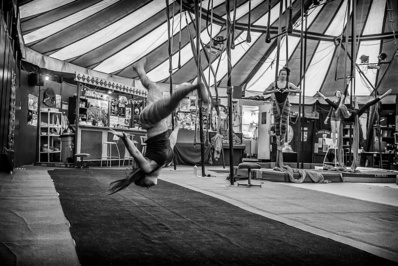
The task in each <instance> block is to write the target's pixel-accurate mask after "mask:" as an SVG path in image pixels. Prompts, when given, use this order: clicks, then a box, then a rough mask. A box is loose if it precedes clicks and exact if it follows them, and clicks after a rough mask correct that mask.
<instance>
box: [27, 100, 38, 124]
mask: <svg viewBox="0 0 398 266" xmlns="http://www.w3.org/2000/svg"><path fill="white" fill-rule="evenodd" d="M38 102H39V98H38V97H37V96H35V95H32V94H29V95H28V125H30V126H34V127H37V109H38Z"/></svg>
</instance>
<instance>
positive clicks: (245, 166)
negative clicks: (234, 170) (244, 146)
mask: <svg viewBox="0 0 398 266" xmlns="http://www.w3.org/2000/svg"><path fill="white" fill-rule="evenodd" d="M238 169H247V177H248V179H247V184H240V183H238V186H247V187H252V186H258V187H261V185H253V184H252V183H251V179H252V172H251V170H252V169H261V165H259V164H257V163H249V162H245V163H240V164H239V165H238Z"/></svg>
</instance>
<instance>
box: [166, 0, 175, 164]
mask: <svg viewBox="0 0 398 266" xmlns="http://www.w3.org/2000/svg"><path fill="white" fill-rule="evenodd" d="M173 16H174V14H173ZM166 19H167V36H168V44H169V47H168V52H169V77H170V96H171V95H172V94H173V51H172V43H171V40H172V39H171V38H173V37H174V36H171V34H170V30H171V29H170V8H169V0H166ZM171 128H172V129H173V130H174V111H173V112H172V113H171ZM173 165H174V170H176V169H177V163H176V157H175V156H174V157H173Z"/></svg>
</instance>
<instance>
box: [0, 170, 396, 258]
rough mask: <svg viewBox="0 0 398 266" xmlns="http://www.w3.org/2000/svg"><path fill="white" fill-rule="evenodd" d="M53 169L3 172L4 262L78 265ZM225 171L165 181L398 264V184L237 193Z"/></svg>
mask: <svg viewBox="0 0 398 266" xmlns="http://www.w3.org/2000/svg"><path fill="white" fill-rule="evenodd" d="M52 169H53V168H46V167H33V166H29V167H26V169H22V170H16V171H15V173H14V174H13V175H8V174H5V173H0V242H1V243H2V248H0V255H2V254H3V255H4V256H1V257H0V258H3V257H6V255H9V254H12V256H15V258H16V260H17V262H18V264H21V265H24V264H32V262H35V263H34V264H35V265H79V261H78V258H77V254H76V252H75V248H74V241H73V239H72V238H71V235H70V232H69V224H68V221H67V220H66V218H65V217H64V214H63V211H62V208H61V204H60V202H59V198H58V196H57V194H58V193H57V192H56V191H55V188H54V184H53V182H52V180H51V178H50V176H49V174H48V172H47V171H48V170H52ZM120 169H121V170H122V171H125V168H120ZM221 169H222V167H206V174H207V175H210V176H209V177H197V176H194V175H193V167H188V166H178V169H177V170H174V168H173V167H169V168H166V169H164V170H163V172H162V176H161V179H163V180H165V181H168V182H172V183H175V184H178V185H181V186H184V187H187V188H189V189H192V190H195V191H198V192H201V193H204V194H207V195H210V196H212V197H216V198H218V199H221V200H224V201H226V202H229V203H231V204H233V205H236V206H238V207H240V208H243V209H245V210H247V211H250V212H253V213H256V214H258V215H262V216H265V217H267V218H271V219H274V220H277V221H280V222H282V223H285V224H287V225H290V226H294V227H296V228H299V229H301V230H304V231H307V232H310V233H313V234H316V235H320V236H323V237H326V238H330V239H333V240H335V241H338V242H342V243H345V244H347V245H351V246H353V247H356V248H359V249H362V250H364V251H367V252H369V253H372V254H375V255H377V256H380V257H384V258H387V259H390V260H393V261H395V262H398V234H396V228H398V185H396V184H386V183H382V184H376V183H371V184H361V183H329V184H310V183H306V184H291V183H275V182H269V181H261V180H252V183H253V184H261V185H262V187H261V188H260V187H250V188H247V187H244V186H237V185H236V183H247V181H246V180H241V181H238V182H235V185H233V186H232V185H231V184H230V183H229V181H228V180H226V177H227V176H228V173H219V172H218V173H217V172H214V171H213V170H221ZM198 170H199V171H198V172H201V169H200V168H199V169H198ZM225 170H228V168H226V169H225ZM49 217H51V218H49ZM0 261H1V260H0ZM1 264H2V265H8V264H10V265H14V264H13V263H11V262H10V261H5V264H3V263H1Z"/></svg>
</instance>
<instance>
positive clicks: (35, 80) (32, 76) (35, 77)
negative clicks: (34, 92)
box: [28, 72, 44, 86]
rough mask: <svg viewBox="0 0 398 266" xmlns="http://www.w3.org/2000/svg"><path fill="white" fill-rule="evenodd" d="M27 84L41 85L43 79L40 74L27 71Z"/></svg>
mask: <svg viewBox="0 0 398 266" xmlns="http://www.w3.org/2000/svg"><path fill="white" fill-rule="evenodd" d="M28 84H29V85H30V86H43V85H44V80H43V79H42V78H41V77H40V74H38V73H34V72H32V73H29V76H28Z"/></svg>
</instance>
